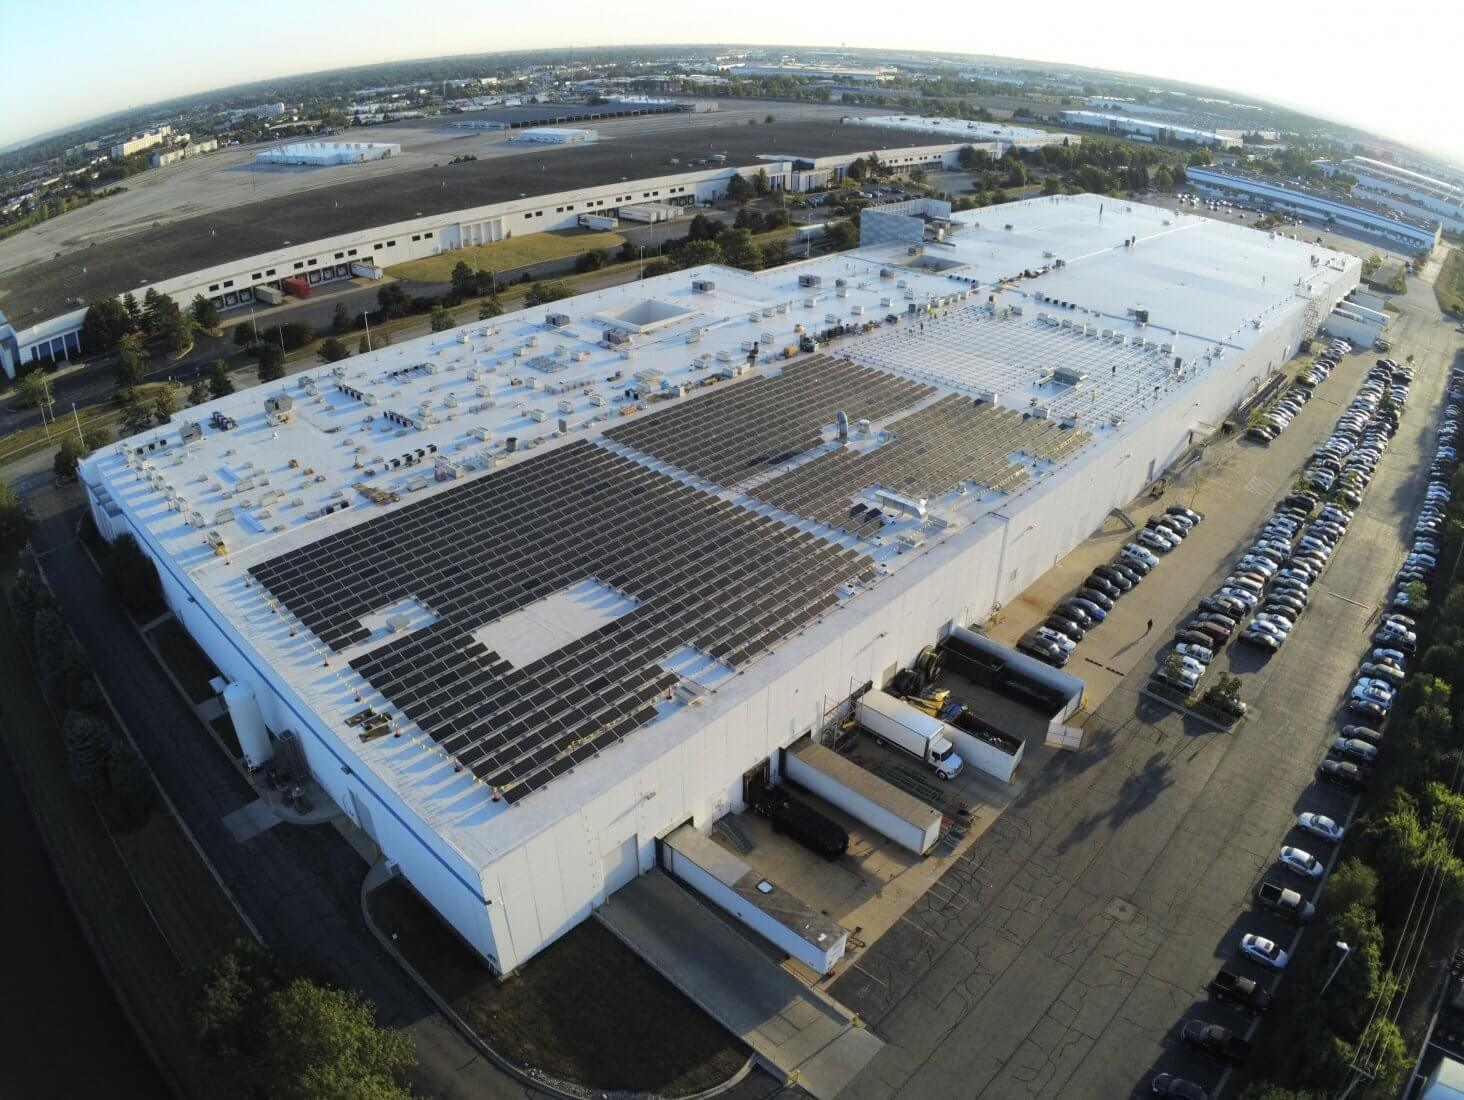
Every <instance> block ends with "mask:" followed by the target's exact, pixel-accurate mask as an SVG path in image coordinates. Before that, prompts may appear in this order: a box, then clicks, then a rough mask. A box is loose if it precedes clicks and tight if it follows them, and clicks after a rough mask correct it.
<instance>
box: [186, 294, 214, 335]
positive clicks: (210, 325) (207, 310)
mask: <svg viewBox="0 0 1464 1100" xmlns="http://www.w3.org/2000/svg"><path fill="white" fill-rule="evenodd" d="M188 312H190V313H192V314H193V323H194V324H195V325H197V326H198V327H199V328H201V329H206V330H208V331H209V332H213V331H215V330H216V329H217V328H218V327H219V307H218V306H216V305H214V304H213V302H212V301H210V300H209V299H208V298H205V297H204V296H203V295H202V294H195V295H194V296H193V301H192V303H191V304H190V305H189V306H188Z"/></svg>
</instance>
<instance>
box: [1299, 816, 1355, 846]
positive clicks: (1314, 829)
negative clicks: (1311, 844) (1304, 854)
mask: <svg viewBox="0 0 1464 1100" xmlns="http://www.w3.org/2000/svg"><path fill="white" fill-rule="evenodd" d="M1296 827H1297V828H1298V829H1300V830H1302V831H1303V832H1307V833H1311V834H1312V836H1319V837H1321V838H1322V839H1323V840H1327V841H1330V842H1331V843H1333V844H1336V843H1338V842H1339V841H1340V840H1341V839H1342V836H1343V834H1344V833H1345V832H1346V830H1345V829H1344V828H1342V826H1341V825H1338V824H1337V823H1336V822H1335V821H1333V820H1332V819H1331V818H1330V817H1327V816H1326V815H1325V814H1317V813H1312V812H1311V811H1310V810H1308V811H1307V812H1306V813H1303V814H1298V815H1297V818H1296Z"/></svg>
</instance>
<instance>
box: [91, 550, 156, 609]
mask: <svg viewBox="0 0 1464 1100" xmlns="http://www.w3.org/2000/svg"><path fill="white" fill-rule="evenodd" d="M102 579H103V580H104V581H105V582H106V584H107V588H108V589H109V590H110V591H111V593H112V595H113V597H114V598H115V599H116V600H117V601H118V602H119V603H120V604H122V606H123V607H125V608H127V610H129V611H134V612H136V611H144V610H146V609H147V608H149V607H150V606H153V605H155V604H156V603H157V601H158V593H159V589H160V586H159V584H158V571H157V568H156V567H155V566H154V565H153V563H152V559H151V558H149V557H148V556H147V555H146V554H144V553H143V552H142V549H141V547H139V546H138V545H137V540H136V539H134V538H133V537H132V536H131V535H130V534H127V533H125V532H124V533H123V534H120V535H118V536H117V537H116V538H115V539H113V540H112V542H111V544H110V545H109V546H108V547H107V553H106V555H105V556H104V557H103V558H102Z"/></svg>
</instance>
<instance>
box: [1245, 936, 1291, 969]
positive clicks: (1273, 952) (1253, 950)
mask: <svg viewBox="0 0 1464 1100" xmlns="http://www.w3.org/2000/svg"><path fill="white" fill-rule="evenodd" d="M1240 953H1241V954H1242V955H1244V956H1245V957H1246V958H1248V959H1250V960H1251V962H1253V963H1258V964H1259V965H1261V966H1264V967H1266V968H1267V969H1268V970H1285V969H1286V964H1287V963H1288V962H1290V961H1291V959H1290V956H1288V955H1287V954H1286V952H1285V951H1283V950H1282V949H1281V948H1280V947H1279V946H1278V945H1277V944H1276V943H1274V942H1272V941H1271V940H1268V939H1266V937H1265V936H1260V935H1257V934H1256V933H1254V932H1247V933H1246V934H1245V935H1244V936H1242V937H1240Z"/></svg>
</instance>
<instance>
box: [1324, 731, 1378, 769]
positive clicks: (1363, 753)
mask: <svg viewBox="0 0 1464 1100" xmlns="http://www.w3.org/2000/svg"><path fill="white" fill-rule="evenodd" d="M1327 751H1328V752H1330V753H1331V754H1332V755H1334V756H1336V757H1338V758H1339V759H1341V760H1354V761H1356V762H1357V763H1359V764H1371V763H1372V762H1373V761H1374V760H1376V759H1377V758H1378V746H1376V745H1374V744H1373V743H1372V742H1370V741H1364V740H1362V739H1361V738H1354V737H1338V738H1337V739H1336V740H1334V741H1333V742H1332V747H1331V748H1330V749H1328V750H1327Z"/></svg>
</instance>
